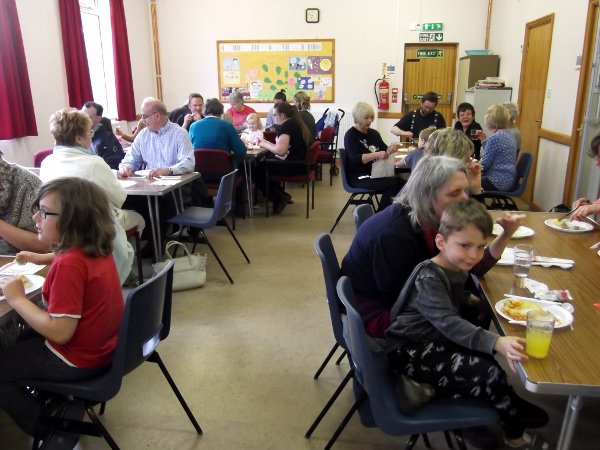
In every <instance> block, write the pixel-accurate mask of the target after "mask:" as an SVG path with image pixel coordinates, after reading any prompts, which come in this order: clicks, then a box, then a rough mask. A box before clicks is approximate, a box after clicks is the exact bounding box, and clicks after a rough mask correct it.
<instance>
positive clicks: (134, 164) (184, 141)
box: [119, 98, 206, 256]
mask: <svg viewBox="0 0 600 450" xmlns="http://www.w3.org/2000/svg"><path fill="white" fill-rule="evenodd" d="M140 117H141V118H142V120H143V121H144V123H145V124H146V128H144V129H143V130H142V131H140V133H139V134H138V135H137V137H136V139H135V141H133V144H132V145H131V149H130V150H129V151H128V152H127V154H126V155H125V158H123V161H122V162H121V164H119V173H120V175H121V176H122V177H128V176H130V175H131V174H132V172H134V171H136V170H139V169H140V167H141V166H142V164H145V166H146V169H149V170H150V173H149V174H148V177H150V178H152V177H160V176H166V175H181V174H184V173H188V172H193V171H194V168H195V164H196V161H195V159H194V148H193V147H192V141H191V140H190V136H189V135H188V133H187V131H185V130H184V129H183V128H181V127H180V126H179V125H177V124H175V123H173V122H171V121H169V118H168V116H167V108H166V107H165V105H164V103H163V102H161V101H160V100H158V99H156V98H146V99H144V101H143V102H142V107H141V114H140ZM182 190H183V191H184V192H183V194H184V197H185V196H186V194H187V195H192V199H193V203H194V204H197V205H198V206H200V204H201V203H202V201H201V199H202V198H204V197H205V196H206V187H205V186H204V184H203V183H202V184H201V185H198V184H197V183H196V184H193V183H192V186H190V185H189V184H188V185H185V186H184V187H183V189H182ZM186 191H187V192H186ZM167 197H168V198H162V199H161V200H162V201H161V206H160V214H159V216H160V220H161V224H160V226H159V228H160V230H161V232H162V233H163V236H164V235H165V232H166V220H167V219H170V218H171V217H173V216H174V215H175V212H176V208H175V204H174V202H173V199H172V197H171V196H167ZM123 208H126V209H133V210H135V211H137V212H139V213H140V214H141V215H142V216H144V219H145V220H146V222H147V223H149V219H150V217H149V215H148V206H147V202H146V199H145V198H144V197H141V196H129V197H127V200H126V201H125V204H124V205H123ZM148 228H149V227H146V228H145V229H144V233H143V235H142V239H146V240H149V238H150V235H149V230H148ZM149 247H150V246H148V248H149ZM146 255H147V256H150V254H149V250H148V251H146V252H144V256H146Z"/></svg>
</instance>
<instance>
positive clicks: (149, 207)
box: [146, 196, 159, 262]
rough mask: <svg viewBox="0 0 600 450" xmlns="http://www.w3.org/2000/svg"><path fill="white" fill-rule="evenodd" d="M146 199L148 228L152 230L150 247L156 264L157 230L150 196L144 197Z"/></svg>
mask: <svg viewBox="0 0 600 450" xmlns="http://www.w3.org/2000/svg"><path fill="white" fill-rule="evenodd" d="M146 198H147V199H148V215H149V216H150V228H151V229H152V246H153V247H154V258H156V259H155V261H154V262H158V261H159V259H158V249H159V244H158V242H157V240H156V236H157V235H158V233H157V232H156V229H157V226H158V225H157V224H155V223H154V222H155V217H154V210H153V209H152V199H151V198H150V196H148V197H146ZM157 206H158V205H157Z"/></svg>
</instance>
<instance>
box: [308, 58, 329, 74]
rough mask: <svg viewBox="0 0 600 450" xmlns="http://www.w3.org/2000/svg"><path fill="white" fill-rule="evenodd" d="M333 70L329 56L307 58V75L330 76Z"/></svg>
mask: <svg viewBox="0 0 600 450" xmlns="http://www.w3.org/2000/svg"><path fill="white" fill-rule="evenodd" d="M332 69H333V61H332V58H331V56H309V57H308V71H307V72H308V73H309V74H313V73H314V74H330V73H332Z"/></svg>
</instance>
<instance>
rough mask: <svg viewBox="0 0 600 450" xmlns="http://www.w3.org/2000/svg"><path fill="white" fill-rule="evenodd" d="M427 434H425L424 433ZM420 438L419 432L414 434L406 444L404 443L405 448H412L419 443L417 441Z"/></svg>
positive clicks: (406, 449) (407, 449)
mask: <svg viewBox="0 0 600 450" xmlns="http://www.w3.org/2000/svg"><path fill="white" fill-rule="evenodd" d="M423 436H425V435H423ZM418 440H419V435H418V434H413V435H412V436H411V437H410V438H409V439H408V441H406V444H404V450H411V449H412V448H413V447H414V446H415V444H416V443H417V441H418Z"/></svg>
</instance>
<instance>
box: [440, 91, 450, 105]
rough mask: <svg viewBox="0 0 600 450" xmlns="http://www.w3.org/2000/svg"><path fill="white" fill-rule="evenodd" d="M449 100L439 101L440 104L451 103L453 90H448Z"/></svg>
mask: <svg viewBox="0 0 600 450" xmlns="http://www.w3.org/2000/svg"><path fill="white" fill-rule="evenodd" d="M447 99H448V100H447V101H445V102H439V103H438V105H449V104H451V103H452V92H448V96H447Z"/></svg>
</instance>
